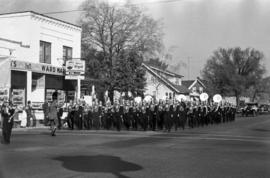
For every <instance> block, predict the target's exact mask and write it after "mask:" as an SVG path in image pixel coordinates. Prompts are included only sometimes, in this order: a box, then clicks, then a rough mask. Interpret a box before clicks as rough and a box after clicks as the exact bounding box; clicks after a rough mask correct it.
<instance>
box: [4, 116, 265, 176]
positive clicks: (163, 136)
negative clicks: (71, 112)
mask: <svg viewBox="0 0 270 178" xmlns="http://www.w3.org/2000/svg"><path fill="white" fill-rule="evenodd" d="M0 149H1V153H0V154H1V155H0V156H1V164H0V168H1V172H0V177H3V178H17V177H18V178H21V177H22V178H39V177H41V178H42V177H51V178H53V177H55V178H56V177H57V178H62V177H63V178H71V177H95V178H98V177H100V178H107V177H108V178H110V177H111V178H113V177H119V178H128V177H130V178H131V177H134V178H139V177H147V178H149V177H155V178H165V177H166V178H167V177H168V178H171V177H175V178H180V177H192V178H196V177H203V178H205V177H207V178H211V177H213V178H218V177H244V178H248V177H256V178H264V177H265V178H266V177H270V169H269V168H270V116H269V115H260V116H258V117H247V118H245V117H240V118H237V119H236V121H235V122H231V123H224V124H220V125H210V126H208V127H200V128H194V129H189V128H187V129H186V130H178V131H174V130H173V131H172V132H171V133H166V132H162V131H157V132H152V131H146V132H143V131H125V130H124V131H121V132H117V131H113V130H111V131H104V130H98V131H95V130H90V131H89V130H81V131H79V130H73V131H70V130H60V131H58V132H57V136H56V137H51V136H50V134H49V130H48V128H36V129H15V130H13V134H12V138H11V144H10V145H1V146H0Z"/></svg>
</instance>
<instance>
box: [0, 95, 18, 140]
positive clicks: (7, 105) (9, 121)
mask: <svg viewBox="0 0 270 178" xmlns="http://www.w3.org/2000/svg"><path fill="white" fill-rule="evenodd" d="M15 112H17V111H16V110H15V108H14V107H13V105H12V103H11V102H8V101H7V100H6V101H4V103H3V105H2V107H1V116H2V121H3V127H2V137H3V138H2V141H1V143H3V144H10V137H11V131H12V127H13V117H14V115H15Z"/></svg>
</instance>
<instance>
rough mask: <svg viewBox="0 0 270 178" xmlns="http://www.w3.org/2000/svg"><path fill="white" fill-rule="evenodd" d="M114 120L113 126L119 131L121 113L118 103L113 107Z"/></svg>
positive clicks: (121, 118) (121, 119)
mask: <svg viewBox="0 0 270 178" xmlns="http://www.w3.org/2000/svg"><path fill="white" fill-rule="evenodd" d="M114 120H115V126H116V129H117V131H121V125H122V121H123V113H122V112H121V111H120V108H119V106H118V105H116V107H115V112H114Z"/></svg>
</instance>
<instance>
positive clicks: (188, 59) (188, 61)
mask: <svg viewBox="0 0 270 178" xmlns="http://www.w3.org/2000/svg"><path fill="white" fill-rule="evenodd" d="M187 63H188V71H187V72H188V80H189V79H190V57H189V56H188V58H187Z"/></svg>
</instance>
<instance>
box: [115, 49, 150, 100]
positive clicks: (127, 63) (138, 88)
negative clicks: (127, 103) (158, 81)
mask: <svg viewBox="0 0 270 178" xmlns="http://www.w3.org/2000/svg"><path fill="white" fill-rule="evenodd" d="M116 64H117V65H115V69H114V71H115V74H114V76H113V82H114V84H115V86H117V88H116V89H117V90H118V91H119V92H121V93H125V94H126V96H127V94H128V92H129V91H130V92H131V93H132V94H133V96H138V95H139V96H141V95H142V93H143V91H144V86H145V84H146V78H145V70H144V69H143V68H142V66H141V65H142V58H140V56H138V55H137V54H136V53H134V52H128V53H125V54H122V55H120V57H119V58H118V59H117V60H116Z"/></svg>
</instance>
